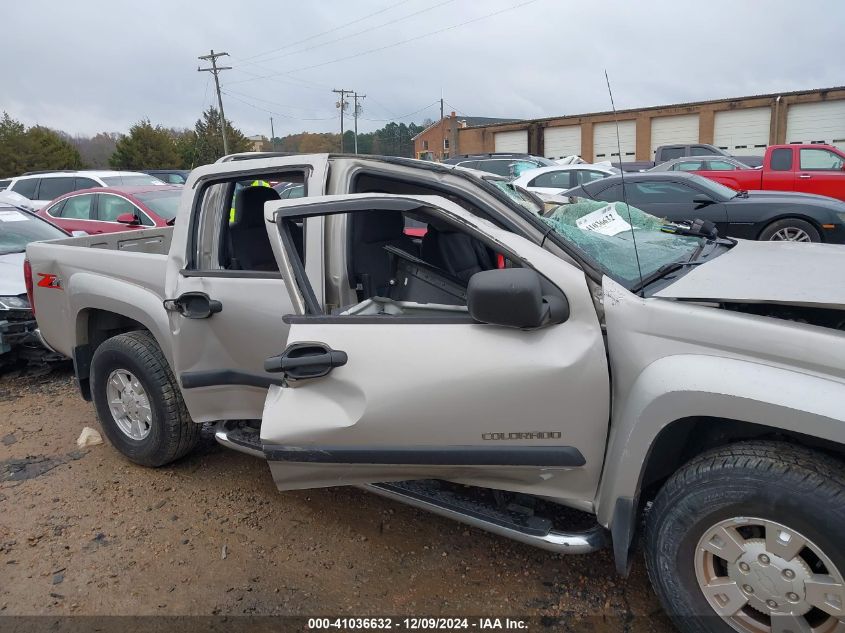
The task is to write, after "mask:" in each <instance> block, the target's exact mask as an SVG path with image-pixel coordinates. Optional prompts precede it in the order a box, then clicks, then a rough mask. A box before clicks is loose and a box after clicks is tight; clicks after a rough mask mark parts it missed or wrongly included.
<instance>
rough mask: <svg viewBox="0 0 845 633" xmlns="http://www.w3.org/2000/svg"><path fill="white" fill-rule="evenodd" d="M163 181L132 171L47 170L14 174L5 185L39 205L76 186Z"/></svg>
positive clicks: (154, 183)
mask: <svg viewBox="0 0 845 633" xmlns="http://www.w3.org/2000/svg"><path fill="white" fill-rule="evenodd" d="M164 184H165V183H164V181H162V180H159V179H158V178H156V177H155V176H151V175H149V174H145V173H142V172H135V171H50V172H30V173H26V174H23V175H22V176H17V177H16V178H12V179H11V181H10V182H9V186H8V187H7V188H8V189H9V191H14V192H15V193H18V194H20V195H22V196H23V197H24V198H28V199H29V200H31V201H32V202H33V204H34V205H35V206H36V207H37V208H40V207H43V206H45V205H46V204H48V203H49V202H50V201H51V200H55V199H56V198H58V197H59V196H63V195H64V194H66V193H70V192H71V191H78V190H80V189H90V188H92V187H115V186H123V187H137V186H143V185H164Z"/></svg>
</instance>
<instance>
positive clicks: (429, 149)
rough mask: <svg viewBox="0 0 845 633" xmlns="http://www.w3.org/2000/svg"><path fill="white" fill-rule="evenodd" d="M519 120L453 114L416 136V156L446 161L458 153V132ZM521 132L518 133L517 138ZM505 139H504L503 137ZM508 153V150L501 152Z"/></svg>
mask: <svg viewBox="0 0 845 633" xmlns="http://www.w3.org/2000/svg"><path fill="white" fill-rule="evenodd" d="M517 121H519V119H495V118H492V117H484V116H458V115H457V114H456V113H454V112H452V113H451V114H450V115H449V116H445V117H443V118H442V119H441V120H439V121H436V122H434V123H432V124H431V125H429V126H428V127H427V128H425V129H424V130H423V131H422V132H420V133H419V134H417V135H416V136H414V137H413V138H412V139H411V140H412V141H414V156H415V157H417V158H422V159H424V160H445V159H447V158H449V157H450V156H454V155H455V154H457V153H458V152H456V151H454V149H453V148H454V147H455V146H456V145H457V144H458V131H459V130H461V129H463V128H465V127H469V126H480V125H492V124H496V123H514V122H517ZM519 134H521V132H519V131H517V132H516V136H519ZM502 138H504V137H502ZM500 151H507V150H500Z"/></svg>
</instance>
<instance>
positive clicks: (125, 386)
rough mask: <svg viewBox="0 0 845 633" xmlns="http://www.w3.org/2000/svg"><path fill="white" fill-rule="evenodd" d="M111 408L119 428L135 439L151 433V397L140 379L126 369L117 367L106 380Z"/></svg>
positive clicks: (107, 395)
mask: <svg viewBox="0 0 845 633" xmlns="http://www.w3.org/2000/svg"><path fill="white" fill-rule="evenodd" d="M106 397H107V398H108V403H109V410H110V411H111V414H112V417H113V418H114V421H115V423H117V428H119V429H120V430H121V432H122V433H123V434H124V435H126V436H127V437H129V438H130V439H133V440H138V441H140V440H143V439H144V438H146V437H147V436H148V435H149V434H150V429H152V422H153V412H152V408H151V407H150V399H149V397H148V396H147V392H146V391H145V390H144V387H143V386H142V385H141V383H140V381H139V380H138V379H137V378H136V377H135V376H134V374H132V373H131V372H129V371H126V370H125V369H115V370H114V371H113V372H112V373H111V374H109V377H108V380H107V381H106Z"/></svg>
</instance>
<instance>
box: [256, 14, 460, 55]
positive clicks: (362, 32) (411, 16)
mask: <svg viewBox="0 0 845 633" xmlns="http://www.w3.org/2000/svg"><path fill="white" fill-rule="evenodd" d="M452 2H455V0H443V2H440V3H438V4H434V5H432V6H430V7H426V8H425V9H420V10H419V11H415V12H414V13H409V14H408V15H404V16H401V17H398V18H395V19H393V20H390V21H389V22H384V23H382V24H377V25H376V26H371V27H369V28H366V29H364V30H362V31H356V32H355V33H350V34H348V35H344V36H343V37H338V38H335V39H333V40H328V41H326V42H321V43H319V44H314V45H312V46H309V47H307V48H303V49H300V50H296V51H290V52H288V53H282V54H281V55H274V56H273V57H267V58H265V59H262V60H261V64H266V63H267V62H269V61H273V60H276V59H281V58H283V57H289V56H291V55H298V54H299V53H305V52H307V51H312V50H314V49H315V48H322V47H323V46H328V45H329V44H336V43H337V42H342V41H344V40H348V39H350V38H353V37H358V36H359V35H364V34H365V33H369V32H371V31H375V30H378V29H381V28H384V27H385V26H390V25H392V24H396V23H397V22H403V21H404V20H408V19H410V18H413V17H416V16H418V15H421V14H423V13H427V12H428V11H433V10H434V9H437V8H439V7H442V6H443V5H444V4H450V3H452ZM347 26H348V25H347ZM247 63H250V64H252V63H253V62H247ZM254 65H255V66H258V64H254Z"/></svg>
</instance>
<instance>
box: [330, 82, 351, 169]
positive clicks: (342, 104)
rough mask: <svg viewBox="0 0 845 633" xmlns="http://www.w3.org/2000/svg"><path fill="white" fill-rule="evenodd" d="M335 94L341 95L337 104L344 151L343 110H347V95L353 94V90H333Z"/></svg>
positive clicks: (341, 142)
mask: <svg viewBox="0 0 845 633" xmlns="http://www.w3.org/2000/svg"><path fill="white" fill-rule="evenodd" d="M332 92H334V93H335V94H339V95H340V101H338V102H337V103H336V104H335V105H336V106H337V107H338V108H340V152H341V154H342V153H343V111H344V110H346V106H348V105H349V103H348V102H347V101H346V95H351V94H352V90H342V89H341V90H337V89H335V90H332Z"/></svg>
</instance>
